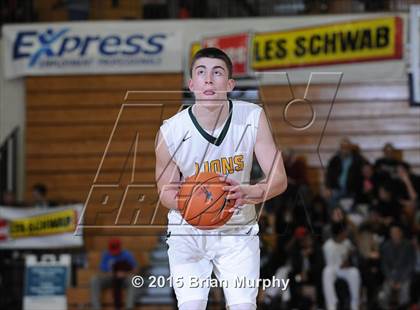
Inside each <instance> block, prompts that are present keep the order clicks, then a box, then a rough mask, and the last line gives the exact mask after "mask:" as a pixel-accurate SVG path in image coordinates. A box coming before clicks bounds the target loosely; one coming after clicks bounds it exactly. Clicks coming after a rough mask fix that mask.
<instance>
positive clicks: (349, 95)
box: [260, 83, 420, 189]
mask: <svg viewBox="0 0 420 310" xmlns="http://www.w3.org/2000/svg"><path fill="white" fill-rule="evenodd" d="M291 89H292V91H291V90H290V88H289V87H288V86H284V85H275V86H263V87H262V88H261V89H260V91H261V93H260V96H261V97H262V101H263V102H264V104H265V106H266V107H265V108H266V113H267V115H268V116H269V119H270V122H271V126H272V129H273V131H274V134H275V138H276V142H277V144H278V146H279V147H280V148H292V149H294V150H296V151H297V153H298V155H304V156H305V157H306V159H307V163H308V166H309V179H310V182H311V185H312V187H313V188H315V189H316V188H319V185H320V182H322V181H323V171H322V169H321V168H322V165H323V166H324V167H326V166H327V164H328V160H329V158H331V157H332V156H333V155H334V153H335V152H336V151H337V150H338V148H339V142H340V139H341V138H342V137H349V138H350V139H351V141H352V142H353V143H354V144H357V145H359V147H360V149H361V151H362V153H363V155H364V156H365V157H366V158H368V159H369V160H370V161H371V162H374V160H375V159H377V158H378V157H380V156H382V147H383V145H384V144H385V143H387V142H391V143H393V144H394V145H395V147H396V148H398V149H399V150H401V151H402V153H403V159H404V160H405V161H407V162H408V163H410V164H411V165H412V168H413V170H414V171H416V173H420V109H419V108H414V107H410V106H409V90H408V86H407V84H406V83H377V84H369V83H364V84H342V85H341V86H340V87H339V89H338V93H337V97H336V100H335V102H334V104H333V106H332V109H331V113H330V116H329V119H328V113H329V111H330V108H331V98H333V94H334V92H335V90H336V86H335V85H320V84H319V85H311V88H310V91H309V92H308V97H307V99H308V100H310V101H311V102H312V108H313V111H314V112H315V121H314V123H313V124H312V125H311V126H309V127H308V128H306V129H302V130H297V129H295V128H293V126H291V125H290V124H288V123H287V122H286V121H285V119H284V115H283V114H284V113H283V112H284V109H285V106H286V104H287V102H289V101H290V100H292V99H294V98H303V96H304V93H305V89H306V85H299V86H295V87H293V86H292V88H291ZM311 116H312V113H311V108H310V106H309V105H307V104H304V103H302V104H292V105H291V106H290V108H289V109H288V110H287V119H288V120H289V122H290V123H292V124H294V125H295V127H304V125H305V124H307V123H308V122H309V121H310V120H311ZM327 119H328V122H327ZM326 122H327V124H326V127H325V131H324V134H323V136H322V139H321V134H322V132H323V129H324V125H325V123H326ZM318 144H319V153H320V156H321V161H322V163H321V161H320V160H319V158H318V155H317V148H318Z"/></svg>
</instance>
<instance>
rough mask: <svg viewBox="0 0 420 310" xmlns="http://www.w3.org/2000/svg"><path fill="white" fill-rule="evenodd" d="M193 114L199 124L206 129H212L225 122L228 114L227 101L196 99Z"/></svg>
mask: <svg viewBox="0 0 420 310" xmlns="http://www.w3.org/2000/svg"><path fill="white" fill-rule="evenodd" d="M193 114H194V116H195V118H196V119H197V121H198V122H199V123H200V126H201V127H203V128H204V129H206V130H213V129H214V128H218V127H219V126H221V125H222V124H224V123H225V121H226V119H227V118H228V116H229V101H228V100H226V101H223V102H214V101H213V102H205V101H196V103H195V104H194V106H193Z"/></svg>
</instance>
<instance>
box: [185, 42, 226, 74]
mask: <svg viewBox="0 0 420 310" xmlns="http://www.w3.org/2000/svg"><path fill="white" fill-rule="evenodd" d="M200 58H216V59H220V60H223V61H224V62H225V64H226V67H227V69H228V76H229V78H230V79H231V78H232V71H233V65H232V61H231V60H230V58H229V56H228V55H227V54H226V53H225V52H224V51H222V50H221V49H219V48H216V47H205V48H202V49H201V50H199V51H198V52H197V53H195V55H194V57H193V58H192V60H191V65H190V76H192V70H193V67H194V64H195V62H196V61H197V60H198V59H200Z"/></svg>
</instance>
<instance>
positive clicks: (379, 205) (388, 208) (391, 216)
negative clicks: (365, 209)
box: [374, 181, 402, 226]
mask: <svg viewBox="0 0 420 310" xmlns="http://www.w3.org/2000/svg"><path fill="white" fill-rule="evenodd" d="M374 208H375V209H377V210H378V212H379V214H380V215H381V217H382V218H383V219H384V223H385V224H386V225H387V226H388V225H389V224H390V223H392V222H395V221H399V220H400V218H401V211H402V206H401V205H400V203H399V202H398V200H397V199H396V197H395V193H394V191H393V183H392V182H391V181H388V182H384V183H381V184H380V185H379V187H378V197H377V200H376V202H375V205H374Z"/></svg>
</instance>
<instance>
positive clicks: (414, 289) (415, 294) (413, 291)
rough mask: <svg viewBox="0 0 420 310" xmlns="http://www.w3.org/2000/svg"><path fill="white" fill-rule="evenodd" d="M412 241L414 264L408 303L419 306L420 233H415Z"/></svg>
mask: <svg viewBox="0 0 420 310" xmlns="http://www.w3.org/2000/svg"><path fill="white" fill-rule="evenodd" d="M413 241H414V249H415V253H416V254H415V265H414V274H413V275H412V277H411V286H410V304H411V305H417V306H420V296H419V292H420V233H418V234H417V236H416V238H414V239H413Z"/></svg>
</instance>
